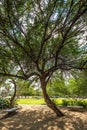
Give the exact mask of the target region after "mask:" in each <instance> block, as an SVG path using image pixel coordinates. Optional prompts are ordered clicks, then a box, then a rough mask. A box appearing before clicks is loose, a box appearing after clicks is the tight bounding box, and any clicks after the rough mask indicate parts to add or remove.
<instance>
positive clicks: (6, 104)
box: [0, 98, 10, 109]
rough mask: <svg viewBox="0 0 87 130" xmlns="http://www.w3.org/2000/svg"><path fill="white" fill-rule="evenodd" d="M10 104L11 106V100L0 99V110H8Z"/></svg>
mask: <svg viewBox="0 0 87 130" xmlns="http://www.w3.org/2000/svg"><path fill="white" fill-rule="evenodd" d="M9 104H10V100H9V99H1V98H0V109H3V108H8V107H9Z"/></svg>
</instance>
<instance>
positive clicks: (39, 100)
mask: <svg viewBox="0 0 87 130" xmlns="http://www.w3.org/2000/svg"><path fill="white" fill-rule="evenodd" d="M52 101H53V102H55V103H56V104H57V105H62V106H68V105H69V106H75V105H76V106H83V107H87V99H83V100H81V99H78V100H77V99H62V98H56V99H52ZM17 104H28V105H45V104H46V103H45V101H44V99H43V98H29V99H17Z"/></svg>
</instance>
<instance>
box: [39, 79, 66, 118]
mask: <svg viewBox="0 0 87 130" xmlns="http://www.w3.org/2000/svg"><path fill="white" fill-rule="evenodd" d="M41 87H42V91H43V96H44V100H45V102H46V104H47V106H48V107H49V108H51V109H52V110H53V111H54V112H55V113H56V115H57V116H59V117H62V116H64V114H63V113H62V112H61V111H60V110H59V109H58V108H57V106H56V104H55V103H54V102H52V101H51V99H50V97H49V96H48V94H47V92H46V83H45V80H41Z"/></svg>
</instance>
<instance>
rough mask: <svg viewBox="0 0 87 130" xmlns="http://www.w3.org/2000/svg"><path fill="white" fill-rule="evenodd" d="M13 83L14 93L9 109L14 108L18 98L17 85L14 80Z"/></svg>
mask: <svg viewBox="0 0 87 130" xmlns="http://www.w3.org/2000/svg"><path fill="white" fill-rule="evenodd" d="M12 81H13V84H14V93H13V95H12V97H11V99H10V104H9V108H12V107H14V100H15V96H16V83H15V81H14V80H12Z"/></svg>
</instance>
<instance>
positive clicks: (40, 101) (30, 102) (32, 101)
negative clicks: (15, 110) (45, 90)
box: [17, 98, 46, 105]
mask: <svg viewBox="0 0 87 130" xmlns="http://www.w3.org/2000/svg"><path fill="white" fill-rule="evenodd" d="M17 104H28V105H45V104H46V103H45V102H44V99H43V98H40V99H37V98H29V99H18V100H17Z"/></svg>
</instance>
